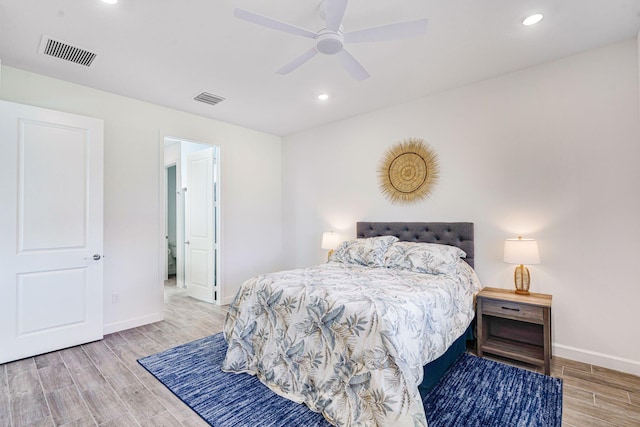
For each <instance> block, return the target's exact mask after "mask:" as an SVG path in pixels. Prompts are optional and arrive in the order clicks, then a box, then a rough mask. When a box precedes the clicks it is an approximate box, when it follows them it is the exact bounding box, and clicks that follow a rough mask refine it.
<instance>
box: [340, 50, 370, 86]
mask: <svg viewBox="0 0 640 427" xmlns="http://www.w3.org/2000/svg"><path fill="white" fill-rule="evenodd" d="M336 56H337V57H338V59H339V60H340V63H341V64H342V66H343V67H344V69H345V70H347V72H348V73H349V74H351V77H353V78H354V79H356V80H358V81H359V82H361V81H362V80H365V79H368V78H369V77H370V76H369V73H368V72H367V70H365V69H364V67H363V66H362V64H360V63H359V62H358V60H357V59H356V58H354V57H353V55H351V54H350V53H349V52H348V51H347V50H346V49H342V50H341V51H340V53H338V54H337V55H336Z"/></svg>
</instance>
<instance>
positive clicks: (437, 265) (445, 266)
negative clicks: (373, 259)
mask: <svg viewBox="0 0 640 427" xmlns="http://www.w3.org/2000/svg"><path fill="white" fill-rule="evenodd" d="M466 256H467V254H466V253H465V252H464V251H463V250H462V249H460V248H456V247H455V246H449V245H438V244H436V243H417V242H396V243H394V244H393V245H391V247H389V249H388V250H387V253H386V254H385V256H384V265H385V267H388V268H398V269H401V270H410V271H416V272H419V273H428V274H450V273H454V272H455V271H456V270H457V265H458V260H459V259H460V258H464V257H466Z"/></svg>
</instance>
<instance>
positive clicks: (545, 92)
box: [282, 40, 640, 374]
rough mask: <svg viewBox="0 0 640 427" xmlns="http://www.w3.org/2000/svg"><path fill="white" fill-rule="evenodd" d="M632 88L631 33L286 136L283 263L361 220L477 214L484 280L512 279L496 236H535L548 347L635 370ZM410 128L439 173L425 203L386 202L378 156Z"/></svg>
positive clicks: (504, 282)
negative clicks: (546, 297) (549, 305)
mask: <svg viewBox="0 0 640 427" xmlns="http://www.w3.org/2000/svg"><path fill="white" fill-rule="evenodd" d="M363 84H366V82H365V83H363ZM398 84H399V85H402V82H398ZM638 93H639V91H638V60H637V48H636V40H628V41H626V42H623V43H619V44H615V45H611V46H608V47H605V48H601V49H598V50H593V51H589V52H586V53H583V54H580V55H576V56H572V57H568V58H565V59H561V60H558V61H555V62H551V63H547V64H544V65H541V66H537V67H534V68H530V69H525V70H522V71H519V72H516V73H511V74H508V75H505V76H502V77H498V78H495V79H491V80H487V81H483V82H480V83H477V84H473V85H470V86H466V87H462V88H459V89H456V90H451V91H447V92H444V93H440V94H437V95H433V96H430V97H427V98H424V99H420V100H417V101H415V102H410V103H407V104H403V105H399V106H396V107H393V108H387V109H384V110H381V111H376V112H373V113H370V114H366V115H362V116H358V117H354V118H351V119H348V120H344V121H340V122H337V123H334V124H330V125H327V126H322V127H319V128H316V129H313V130H309V131H306V132H301V133H298V134H295V135H291V136H288V137H286V138H284V140H283V147H282V150H283V175H282V178H283V216H284V224H285V226H284V227H285V228H284V242H285V253H286V254H288V258H287V259H288V260H289V262H288V265H287V267H299V266H304V265H310V264H314V263H319V262H322V261H323V260H324V259H326V258H325V257H326V252H325V251H323V250H322V249H320V239H321V234H322V231H328V230H331V229H333V230H335V231H338V232H341V233H343V235H344V237H345V238H353V237H355V223H356V221H359V220H365V221H368V220H371V221H472V222H474V223H475V227H476V228H475V230H476V268H477V271H478V274H479V276H480V278H481V279H482V281H483V283H484V285H485V286H496V287H503V288H512V287H513V277H512V276H513V268H514V266H512V265H508V264H505V263H503V262H502V249H503V242H504V239H505V238H508V237H515V236H516V235H518V234H522V235H524V236H526V237H533V238H536V239H537V240H538V242H539V248H540V256H541V260H542V263H541V264H540V265H536V266H531V267H530V270H531V276H532V291H533V292H543V293H551V294H553V315H552V316H553V317H552V319H553V329H552V331H553V342H554V352H555V353H554V354H556V355H560V356H565V357H570V358H574V359H577V360H583V361H585V362H591V363H596V364H598V365H601V366H608V367H611V368H614V369H621V370H626V371H628V372H634V373H636V374H640V345H638V340H637V337H638V333H637V326H636V325H637V306H638V301H640V285H639V279H638V278H637V277H638V275H637V273H636V271H635V269H634V266H635V265H637V262H638V258H640V247H639V246H638V243H639V242H640V191H639V184H640V167H639V166H638V161H639V160H640V144H639V138H640V131H639V129H638V123H639V111H638ZM410 137H417V138H423V139H424V140H425V141H426V142H427V143H429V144H430V145H431V146H432V147H433V148H435V150H436V151H437V152H438V154H439V158H440V169H441V178H440V182H439V184H438V186H437V188H436V190H435V192H434V193H433V195H432V196H431V198H429V199H427V200H426V201H423V202H419V203H416V204H413V205H409V206H406V205H405V206H398V205H392V204H390V203H389V202H388V201H387V200H386V199H385V198H384V197H383V196H382V195H381V193H380V191H379V190H378V184H377V178H376V171H377V166H378V163H379V161H380V160H381V159H382V157H383V154H384V152H385V150H386V149H387V148H388V147H390V146H391V145H393V144H395V143H396V142H399V141H401V140H403V139H405V138H410Z"/></svg>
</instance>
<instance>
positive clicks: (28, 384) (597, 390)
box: [0, 282, 640, 427]
mask: <svg viewBox="0 0 640 427" xmlns="http://www.w3.org/2000/svg"><path fill="white" fill-rule="evenodd" d="M165 301H166V311H165V320H164V321H162V322H158V323H155V324H152V325H147V326H143V327H139V328H134V329H130V330H127V331H123V332H119V333H115V334H111V335H108V336H106V337H105V338H104V339H103V340H102V341H98V342H94V343H90V344H85V345H82V346H78V347H73V348H69V349H66V350H61V351H56V352H53V353H49V354H45V355H42V356H36V357H32V358H28V359H24V360H20V361H16V362H11V363H7V364H4V365H0V426H3V427H4V426H7V427H19V426H62V425H64V426H95V425H100V426H113V427H116V426H117V427H126V426H207V424H206V423H205V422H204V421H202V420H201V419H200V418H199V417H198V415H196V414H195V413H194V412H193V411H191V409H189V407H187V406H186V405H185V404H183V403H182V402H181V401H180V400H179V399H178V398H177V397H175V396H174V395H173V394H172V393H171V392H169V391H168V390H167V389H166V388H165V387H164V386H163V385H162V384H161V383H160V382H158V381H157V380H156V379H155V378H153V376H151V375H150V374H149V373H147V371H146V370H144V368H142V367H141V366H140V365H138V363H137V362H136V360H137V359H138V358H140V357H143V356H147V355H150V354H154V353H157V352H159V351H162V350H165V349H167V348H170V347H174V346H176V345H179V344H183V343H185V342H189V341H193V340H195V339H198V338H202V337H205V336H208V335H211V334H213V333H216V332H219V331H221V330H222V324H223V321H224V316H225V309H224V308H220V307H218V306H215V305H210V304H206V303H202V302H198V301H195V300H193V299H191V298H189V297H186V296H185V295H184V292H183V291H182V290H181V289H178V288H176V287H175V286H174V284H173V283H172V282H168V284H167V285H165ZM508 363H511V362H508ZM516 366H521V367H525V368H530V367H527V366H523V365H516ZM552 375H554V376H557V377H560V378H562V379H563V380H564V396H563V397H564V408H563V426H567V427H572V426H575V427H589V426H598V427H609V426H635V427H638V426H640V377H636V376H632V375H627V374H622V373H619V372H615V371H611V370H607V369H603V368H599V367H596V366H591V365H586V364H583V363H578V362H573V361H571V360H567V359H561V358H554V360H553V364H552ZM230 427H231V426H230ZM456 427H457V426H456ZM497 427H498V426H497Z"/></svg>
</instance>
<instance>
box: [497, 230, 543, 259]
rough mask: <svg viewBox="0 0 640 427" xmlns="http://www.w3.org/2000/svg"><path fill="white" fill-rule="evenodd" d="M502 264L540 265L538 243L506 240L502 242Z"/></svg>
mask: <svg viewBox="0 0 640 427" xmlns="http://www.w3.org/2000/svg"><path fill="white" fill-rule="evenodd" d="M504 262H506V263H509V264H528V265H531V264H540V254H539V253H538V242H536V241H535V239H523V238H522V237H521V236H520V237H518V238H517V239H507V240H505V241H504Z"/></svg>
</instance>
